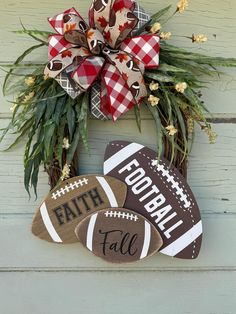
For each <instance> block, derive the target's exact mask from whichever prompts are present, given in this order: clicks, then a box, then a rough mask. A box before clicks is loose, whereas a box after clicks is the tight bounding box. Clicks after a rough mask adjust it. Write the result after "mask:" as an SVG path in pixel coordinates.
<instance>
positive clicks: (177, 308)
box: [0, 0, 236, 314]
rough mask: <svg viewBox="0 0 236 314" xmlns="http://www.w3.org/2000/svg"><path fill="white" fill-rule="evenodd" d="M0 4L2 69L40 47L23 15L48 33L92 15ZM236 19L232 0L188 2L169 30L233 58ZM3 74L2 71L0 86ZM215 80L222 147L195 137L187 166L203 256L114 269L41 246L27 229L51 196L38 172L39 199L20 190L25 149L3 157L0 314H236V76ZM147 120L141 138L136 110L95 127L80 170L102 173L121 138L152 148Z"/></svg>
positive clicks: (27, 0)
mask: <svg viewBox="0 0 236 314" xmlns="http://www.w3.org/2000/svg"><path fill="white" fill-rule="evenodd" d="M0 2H1V3H0V4H1V10H0V42H1V49H0V63H1V62H4V63H7V62H10V61H13V60H15V59H16V57H17V56H18V55H19V54H20V53H21V52H23V50H24V49H25V48H27V47H29V46H30V45H32V44H33V43H34V42H33V41H32V40H29V39H28V38H26V37H24V36H22V37H21V36H17V35H16V34H13V33H11V32H10V31H12V30H17V29H19V28H20V20H19V18H21V20H22V22H23V23H24V24H25V25H26V26H27V27H29V28H32V29H33V28H40V29H42V30H50V28H49V26H48V25H47V23H46V17H47V16H48V15H52V14H55V13H58V12H60V11H62V10H64V9H65V8H67V7H71V6H73V5H74V6H76V7H77V8H78V9H79V11H80V12H81V13H82V14H83V15H84V16H86V15H87V8H88V5H89V3H88V1H85V0H80V1H74V0H73V1H67V3H65V1H62V0H58V1H47V0H42V1H40V2H39V1H36V0H19V1H16V0H12V1H7V0H0ZM176 2H177V0H176V1H175V0H170V1H167V2H166V1H165V0H160V1H159V2H157V1H154V0H149V1H148V2H147V1H140V3H141V4H143V6H145V8H147V10H148V11H149V12H154V11H156V10H157V9H160V8H162V7H164V6H166V5H168V4H169V3H171V4H173V10H174V6H175V4H176ZM65 6H66V7H65ZM235 15H236V2H235V1H234V0H227V1H220V0H202V1H190V6H189V10H188V11H187V12H186V13H185V14H183V15H176V16H175V17H174V19H173V20H172V21H170V23H168V24H166V25H165V26H163V30H164V31H172V33H173V35H180V36H191V35H192V33H205V34H206V35H207V36H208V37H209V42H208V43H207V44H205V45H201V46H195V49H196V51H200V52H203V53H204V52H206V53H210V54H211V55H217V56H225V57H230V56H235V51H236V41H235V34H236V18H235ZM168 25H169V26H168ZM214 34H216V37H215V36H214ZM172 43H175V44H177V45H180V46H182V47H194V46H193V45H192V44H191V42H190V41H189V40H188V39H186V38H184V37H178V36H173V41H172ZM44 56H46V52H45V51H43V50H41V52H40V51H39V52H37V53H35V55H34V57H33V59H34V61H42V60H43V57H44ZM3 75H4V74H3V73H2V72H0V84H1V82H2V81H3V80H2V78H3ZM206 80H207V78H206ZM209 82H210V89H209V90H206V91H204V97H203V98H204V100H206V102H207V105H208V108H209V109H210V110H211V111H212V112H214V116H213V117H214V118H215V119H216V122H221V124H214V125H213V127H214V129H215V131H216V132H217V133H218V135H219V137H218V141H217V144H215V145H209V144H207V139H206V136H205V134H203V133H201V132H197V134H196V140H195V146H194V148H193V151H192V154H191V158H190V162H189V184H190V186H191V188H192V189H193V192H194V193H195V195H196V198H197V199H198V202H199V207H200V209H201V213H202V219H203V228H204V238H203V246H202V251H201V253H200V256H199V258H198V259H197V260H194V261H183V260H176V259H172V258H169V257H167V256H160V255H159V256H158V255H155V256H153V257H151V258H150V259H147V260H146V261H141V262H139V263H135V264H130V265H124V266H117V265H110V264H108V263H106V262H104V261H102V260H100V259H98V258H95V257H93V256H92V255H91V254H89V253H88V252H87V250H86V249H84V248H83V247H82V245H81V244H78V245H77V244H73V245H68V246H58V245H54V244H50V243H46V242H44V241H41V240H40V239H37V238H36V237H34V236H33V235H31V232H30V224H31V220H32V216H33V212H34V209H35V208H36V207H37V206H38V205H39V203H40V202H41V199H42V197H43V196H45V195H46V194H47V192H48V185H47V177H46V175H45V174H44V173H43V172H41V174H40V181H39V187H38V199H37V200H36V201H35V200H34V196H33V195H32V198H31V199H30V200H29V199H28V195H27V193H26V192H25V191H24V187H23V166H22V162H23V149H22V145H20V144H19V145H18V146H17V148H16V149H15V150H12V151H10V152H8V153H2V152H0V248H1V254H0V313H7V314H16V313H22V314H32V313H34V314H42V313H43V314H44V313H45V314H49V313H57V314H61V313H67V314H74V313H88V314H90V313H91V314H93V313H98V314H100V313H103V314H106V313H109V314H120V313H125V314H126V313H127V314H139V313H140V314H141V313H144V312H147V313H150V314H154V313H161V314H187V313H188V314H212V313H214V314H215V313H216V314H235V309H236V276H235V272H236V125H235V124H234V123H233V122H235V121H236V106H235V95H236V70H234V71H233V70H228V71H227V75H226V76H224V77H221V78H220V80H218V79H217V78H211V80H210V81H209ZM9 99H10V100H12V97H9ZM10 106H11V104H9V103H8V102H7V99H6V98H3V96H2V94H1V93H0V128H1V127H4V126H6V124H7V122H8V121H9V117H10V112H9V108H10ZM142 116H143V118H144V121H143V123H142V126H143V131H142V134H141V135H140V134H139V132H138V130H137V127H136V125H135V121H134V120H133V117H134V115H133V113H130V114H128V115H127V116H126V117H124V118H123V119H122V120H121V121H119V122H117V123H116V124H113V123H112V122H100V121H95V120H92V121H90V123H89V130H90V134H89V138H90V155H89V156H88V154H87V153H86V152H85V151H84V150H83V149H82V148H81V149H80V152H81V154H80V173H81V174H85V173H97V172H100V173H101V171H102V161H103V153H104V149H105V147H106V144H107V142H108V141H109V140H120V139H121V138H122V139H123V140H130V141H137V142H140V143H142V144H145V145H146V146H150V147H151V148H154V149H155V126H154V124H153V122H152V120H151V119H150V116H149V115H148V113H147V112H146V111H145V110H144V111H143V114H142ZM223 122H224V123H223ZM11 138H12V136H9V137H7V139H6V141H4V143H3V146H4V145H7V142H9V141H10V139H11ZM3 146H1V147H3ZM13 196H14V197H13ZM22 287H24V289H22ZM141 296H142V297H141Z"/></svg>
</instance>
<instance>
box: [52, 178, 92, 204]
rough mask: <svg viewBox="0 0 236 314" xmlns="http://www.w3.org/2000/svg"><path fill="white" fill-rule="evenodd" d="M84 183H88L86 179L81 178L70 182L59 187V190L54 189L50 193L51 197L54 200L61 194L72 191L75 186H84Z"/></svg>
mask: <svg viewBox="0 0 236 314" xmlns="http://www.w3.org/2000/svg"><path fill="white" fill-rule="evenodd" d="M84 184H88V179H86V178H83V179H82V180H81V179H80V180H78V181H74V183H70V184H68V185H66V186H65V187H64V188H61V189H59V190H56V191H55V192H53V193H52V199H54V200H56V199H58V198H59V197H61V196H62V195H65V194H66V193H68V192H70V191H73V190H74V189H75V188H79V187H81V186H84Z"/></svg>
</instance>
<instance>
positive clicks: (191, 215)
mask: <svg viewBox="0 0 236 314" xmlns="http://www.w3.org/2000/svg"><path fill="white" fill-rule="evenodd" d="M149 159H150V158H149ZM148 165H149V166H150V169H152V170H153V171H154V172H156V174H157V175H158V176H159V178H160V179H161V181H162V182H163V183H164V184H165V186H166V188H167V189H168V190H169V191H170V192H171V193H172V194H173V196H175V198H176V199H177V201H178V203H179V206H180V208H181V209H182V210H183V211H184V212H186V209H184V208H183V207H182V204H181V203H180V201H179V200H178V198H177V196H176V195H175V193H174V192H173V191H172V190H171V189H170V188H169V187H168V185H167V184H166V182H164V178H162V177H161V176H160V173H159V172H157V170H155V168H154V167H151V163H148ZM191 208H192V205H190V206H189V207H188V208H187V211H188V213H189V214H190V217H191V221H192V224H193V226H194V225H195V220H194V216H193V214H192V210H191ZM192 243H193V244H192V245H193V252H192V258H194V256H195V255H194V254H195V248H196V240H194V241H193V242H192Z"/></svg>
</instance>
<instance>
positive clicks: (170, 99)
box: [0, 6, 236, 194]
mask: <svg viewBox="0 0 236 314" xmlns="http://www.w3.org/2000/svg"><path fill="white" fill-rule="evenodd" d="M170 8H171V6H167V7H166V8H164V9H162V10H160V11H159V12H157V13H156V14H154V15H153V16H152V17H151V19H150V21H149V22H148V23H146V24H145V25H144V26H143V27H142V28H141V29H139V30H138V32H137V33H136V34H137V35H138V34H141V33H144V32H145V30H146V29H147V28H148V27H150V26H151V25H152V24H153V23H155V22H162V21H164V22H166V21H167V20H168V19H169V17H167V19H166V15H167V13H169V11H170ZM164 18H165V20H164ZM22 28H23V29H22V30H21V31H17V32H16V33H17V34H20V35H28V36H30V37H31V38H33V39H35V40H36V41H38V42H39V43H38V44H37V45H34V46H32V47H30V48H28V49H27V50H26V51H25V52H24V53H23V54H22V55H21V56H20V57H18V58H17V60H16V61H15V62H14V63H13V64H2V65H0V66H1V68H2V69H3V70H4V71H5V72H6V77H5V81H4V84H3V93H4V95H5V94H7V93H9V92H11V93H13V92H14V93H15V92H16V93H17V95H18V97H17V98H16V101H15V102H14V112H13V115H12V119H11V121H10V123H9V125H8V126H7V127H6V128H5V129H4V130H3V132H2V136H1V138H0V142H1V141H2V139H3V138H4V136H5V135H6V134H7V133H8V132H11V133H14V134H16V138H15V140H14V141H13V143H12V144H11V145H10V146H9V147H8V148H7V150H10V149H12V148H14V146H15V145H16V144H17V143H18V142H19V141H20V140H22V139H23V138H24V139H26V145H25V151H24V167H25V174H24V184H25V189H26V190H27V191H28V193H30V187H33V189H34V192H35V194H36V191H37V183H38V173H39V167H40V165H44V166H45V167H46V168H47V167H50V166H51V164H52V162H53V161H54V160H56V161H57V167H58V171H59V172H60V173H62V170H63V167H64V165H65V164H68V165H70V164H71V163H72V160H73V158H74V156H75V154H76V150H77V147H78V144H79V142H80V141H82V142H83V144H84V147H85V149H86V150H87V151H89V145H88V130H87V128H88V126H87V119H88V108H89V93H83V94H81V95H80V96H79V97H77V98H76V99H71V98H70V97H69V96H68V95H67V94H66V92H65V91H64V90H63V89H62V88H61V86H60V85H59V84H58V83H57V82H56V81H55V80H53V79H50V78H48V79H45V78H44V75H43V69H44V66H45V64H44V63H34V62H24V60H25V57H26V56H28V55H29V54H31V53H32V52H33V51H34V50H35V49H38V48H40V47H43V46H45V45H47V37H48V36H49V35H50V33H49V32H44V31H38V30H27V29H26V28H25V27H24V26H23V25H22ZM222 66H223V67H235V66H236V59H233V58H227V59H226V58H220V57H218V58H213V57H208V56H205V55H202V54H199V53H194V52H190V51H187V50H184V49H182V48H178V47H175V46H173V45H170V44H167V43H166V42H165V41H161V52H160V67H159V68H158V69H155V70H148V71H146V72H145V74H144V78H145V82H146V85H147V86H148V85H149V84H150V83H158V84H159V88H158V89H157V90H154V91H151V90H150V89H149V95H150V94H152V95H153V96H156V97H158V98H159V99H160V100H159V104H158V105H156V106H152V105H151V103H150V102H149V101H148V97H147V98H146V99H145V100H144V104H146V106H147V108H148V109H149V111H150V113H151V115H152V117H153V119H154V121H155V125H156V134H157V148H158V154H157V158H158V159H159V158H160V157H161V155H162V154H163V153H164V152H165V150H166V148H167V147H168V151H169V159H170V161H174V159H175V157H176V153H177V152H179V153H180V154H181V156H182V160H184V159H185V158H186V157H187V156H188V154H189V152H190V149H191V145H192V142H193V138H194V129H193V122H196V123H197V124H199V125H200V127H201V128H202V129H203V130H204V131H205V132H206V133H207V135H208V136H209V139H210V140H213V139H214V134H213V132H212V131H211V126H210V124H209V123H208V121H207V119H206V114H207V113H208V111H207V108H206V107H205V105H204V103H203V102H202V100H201V93H200V89H201V88H203V87H206V86H207V83H206V82H204V80H203V77H207V76H212V75H215V74H218V73H219V72H218V70H217V67H222ZM29 77H32V78H33V83H32V84H31V85H29V84H28V85H27V84H26V83H25V79H26V78H29ZM181 82H185V83H186V84H187V88H186V89H185V90H184V91H183V92H178V91H177V90H176V84H178V83H181ZM149 95H148V96H149ZM134 113H135V118H136V121H137V126H138V130H139V131H140V132H141V116H140V110H139V107H138V106H136V107H135V108H134ZM170 125H172V126H173V127H174V128H176V129H177V130H178V132H177V133H176V134H174V135H171V134H170V133H169V132H168V130H167V129H166V127H167V126H170ZM65 137H66V138H67V139H68V141H69V143H70V145H69V147H67V148H66V147H65V146H63V139H64V138H65ZM167 143H168V145H167ZM54 167H55V166H54Z"/></svg>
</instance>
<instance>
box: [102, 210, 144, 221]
mask: <svg viewBox="0 0 236 314" xmlns="http://www.w3.org/2000/svg"><path fill="white" fill-rule="evenodd" d="M104 215H105V216H106V217H107V218H122V219H127V220H131V221H137V220H138V216H137V215H134V214H129V213H125V212H120V211H106V212H105V213H104Z"/></svg>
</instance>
